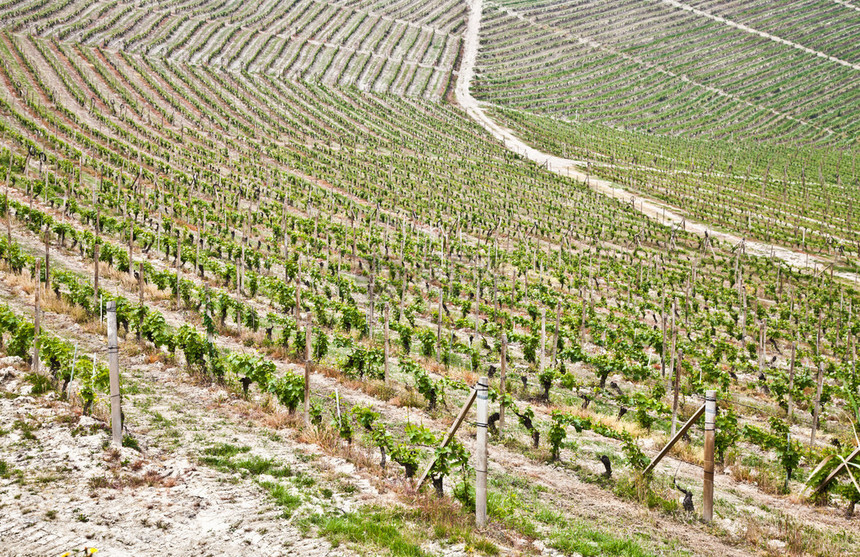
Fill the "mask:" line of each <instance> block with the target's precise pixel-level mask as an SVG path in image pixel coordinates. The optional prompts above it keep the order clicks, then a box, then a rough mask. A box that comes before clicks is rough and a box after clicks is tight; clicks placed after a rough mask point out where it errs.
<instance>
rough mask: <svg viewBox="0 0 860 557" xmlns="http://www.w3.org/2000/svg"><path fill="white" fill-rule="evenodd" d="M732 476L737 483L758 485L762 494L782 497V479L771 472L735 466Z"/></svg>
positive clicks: (732, 469)
mask: <svg viewBox="0 0 860 557" xmlns="http://www.w3.org/2000/svg"><path fill="white" fill-rule="evenodd" d="M731 475H732V477H733V478H734V479H735V480H736V481H739V482H745V483H749V484H753V485H757V486H758V488H759V489H760V490H761V491H762V492H764V493H767V494H769V495H780V494H781V493H782V487H783V481H782V479H781V478H778V477H776V475H774V474H773V473H772V472H770V471H769V470H762V469H761V468H751V467H749V466H744V465H743V464H735V465H734V466H732V467H731Z"/></svg>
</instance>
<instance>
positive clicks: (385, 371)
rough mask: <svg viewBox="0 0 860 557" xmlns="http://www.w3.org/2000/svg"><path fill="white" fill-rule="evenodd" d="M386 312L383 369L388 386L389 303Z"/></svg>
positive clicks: (386, 304) (386, 305)
mask: <svg viewBox="0 0 860 557" xmlns="http://www.w3.org/2000/svg"><path fill="white" fill-rule="evenodd" d="M384 312H385V338H384V342H385V345H384V346H383V349H384V351H385V354H384V356H385V365H384V369H383V370H384V375H383V378H384V380H385V384H386V385H387V384H388V357H389V342H388V315H389V308H388V302H385V310H384Z"/></svg>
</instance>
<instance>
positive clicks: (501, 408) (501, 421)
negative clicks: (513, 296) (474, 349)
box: [499, 333, 508, 437]
mask: <svg viewBox="0 0 860 557" xmlns="http://www.w3.org/2000/svg"><path fill="white" fill-rule="evenodd" d="M501 353H502V359H501V363H500V366H499V367H500V368H501V369H500V370H499V395H500V396H501V397H502V399H503V400H504V396H505V393H506V392H507V391H506V390H505V388H506V387H505V380H506V379H507V372H508V370H507V368H508V335H507V333H502V348H501ZM504 430H505V404H504V402H501V403H499V436H500V437H501V436H502V435H503V434H504Z"/></svg>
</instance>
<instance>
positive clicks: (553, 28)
mask: <svg viewBox="0 0 860 557" xmlns="http://www.w3.org/2000/svg"><path fill="white" fill-rule="evenodd" d="M774 6H776V7H774ZM858 25H860V12H858V10H857V7H856V6H855V5H853V4H851V3H848V2H832V1H828V0H816V1H812V2H778V3H776V4H775V5H774V3H772V2H754V3H717V2H692V3H684V2H679V1H675V0H634V1H628V2H609V1H597V2H576V1H568V2H565V1H558V0H544V1H533V0H527V1H516V0H499V1H495V0H493V1H488V2H485V3H484V9H483V20H482V22H481V48H480V57H479V60H478V68H477V69H478V73H477V78H478V79H477V82H476V85H475V87H474V90H475V96H476V97H478V98H480V99H482V100H486V101H488V102H492V103H497V104H499V105H502V106H505V107H508V108H517V109H524V110H530V111H535V112H537V113H539V114H543V115H552V116H557V117H565V118H568V119H573V120H582V121H585V122H592V123H594V122H598V123H603V124H607V125H610V126H613V127H616V128H621V129H631V130H637V131H641V132H648V133H657V134H668V135H684V136H692V137H702V138H720V139H732V138H755V139H759V140H761V139H771V140H775V141H778V142H783V143H784V142H793V143H796V142H819V143H822V142H823V143H828V144H837V145H845V144H847V145H851V144H853V141H854V138H856V136H857V133H858V125H860V124H858V119H857V118H856V114H857V107H858V106H860V65H858V57H860V41H857V40H856V38H857V28H858Z"/></svg>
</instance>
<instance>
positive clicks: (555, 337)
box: [551, 300, 561, 366]
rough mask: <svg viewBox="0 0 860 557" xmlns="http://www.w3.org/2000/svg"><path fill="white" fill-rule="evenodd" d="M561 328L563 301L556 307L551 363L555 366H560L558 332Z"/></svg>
mask: <svg viewBox="0 0 860 557" xmlns="http://www.w3.org/2000/svg"><path fill="white" fill-rule="evenodd" d="M560 326H561V300H559V301H558V303H557V304H556V306H555V333H554V334H553V337H552V347H551V348H552V358H551V362H552V364H551V365H553V366H555V365H556V364H558V332H559V327H560Z"/></svg>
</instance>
